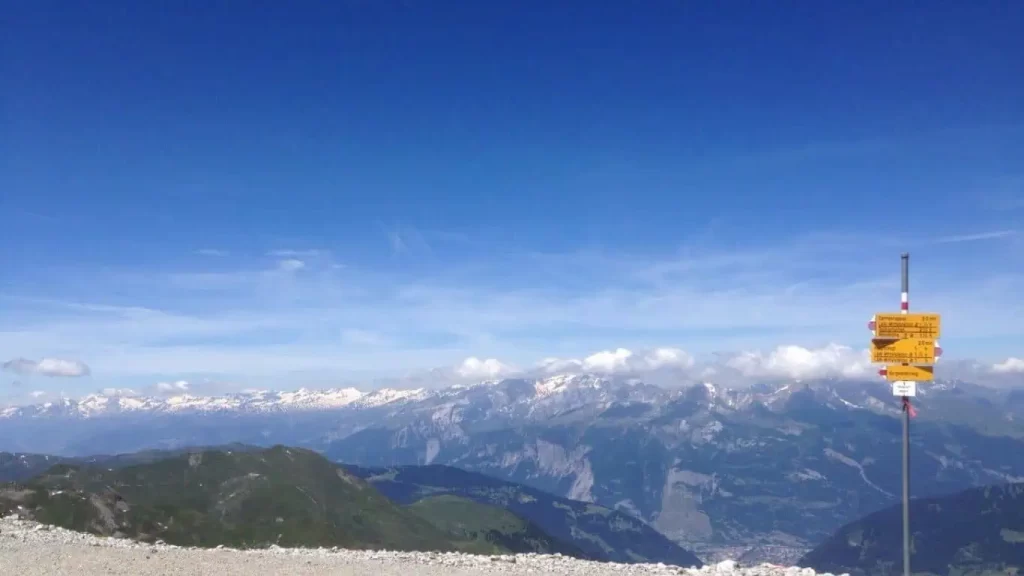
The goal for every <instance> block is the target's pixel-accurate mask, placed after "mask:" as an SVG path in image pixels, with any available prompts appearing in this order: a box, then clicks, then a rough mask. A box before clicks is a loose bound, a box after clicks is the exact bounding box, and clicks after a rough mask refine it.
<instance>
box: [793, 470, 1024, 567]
mask: <svg viewBox="0 0 1024 576" xmlns="http://www.w3.org/2000/svg"><path fill="white" fill-rule="evenodd" d="M902 514H903V512H902V508H901V506H891V507H889V508H886V509H884V510H881V511H879V512H876V513H874V514H871V515H869V516H867V517H865V518H862V519H860V520H857V521H856V522H851V523H850V524H847V525H846V526H843V527H842V528H841V529H840V530H839V531H838V532H836V534H835V535H834V536H832V537H831V538H829V539H828V540H826V541H825V542H823V543H822V544H820V545H819V546H817V547H816V548H815V549H814V550H812V551H811V552H810V553H808V554H807V555H806V556H805V557H804V558H803V559H802V560H800V565H801V566H807V567H812V568H814V569H815V570H817V571H819V572H820V571H823V570H828V571H832V572H836V573H842V572H846V573H849V574H851V575H852V576H869V575H870V576H890V575H891V576H897V575H899V574H902V573H903V515H902ZM910 519H911V524H910V526H911V539H912V540H911V542H912V545H911V556H910V566H911V569H912V570H913V572H914V573H915V574H919V573H926V574H942V575H949V576H981V575H988V574H1016V573H1017V572H1018V570H1020V569H1021V567H1022V566H1024V484H1020V483H1018V484H1003V485H998V486H986V487H983V488H972V489H970V490H965V491H963V492H958V493H956V494H951V495H947V496H941V497H937V498H922V499H918V500H913V501H911V505H910Z"/></svg>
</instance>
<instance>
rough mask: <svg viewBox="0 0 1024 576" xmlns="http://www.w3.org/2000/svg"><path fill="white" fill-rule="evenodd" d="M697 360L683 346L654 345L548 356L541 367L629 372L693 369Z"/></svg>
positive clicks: (551, 371)
mask: <svg viewBox="0 0 1024 576" xmlns="http://www.w3.org/2000/svg"><path fill="white" fill-rule="evenodd" d="M694 363H695V360H694V358H693V356H692V355H690V354H689V353H688V352H686V351H685V350H681V349H679V348H653V349H651V350H647V351H645V352H640V353H637V352H633V351H632V350H629V349H627V348H615V349H613V350H602V351H600V352H595V353H593V354H591V355H589V356H587V357H585V358H583V359H582V360H577V359H561V358H545V359H544V360H542V361H541V362H540V364H539V367H540V369H541V370H542V371H544V372H548V373H555V372H571V371H583V372H595V373H601V374H626V373H642V372H648V371H652V370H661V369H689V368H692V367H693V365H694Z"/></svg>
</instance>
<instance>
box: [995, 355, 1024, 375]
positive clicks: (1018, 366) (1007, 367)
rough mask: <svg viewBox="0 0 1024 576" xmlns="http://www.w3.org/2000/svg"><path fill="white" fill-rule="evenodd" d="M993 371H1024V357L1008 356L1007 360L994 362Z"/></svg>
mask: <svg viewBox="0 0 1024 576" xmlns="http://www.w3.org/2000/svg"><path fill="white" fill-rule="evenodd" d="M992 371H993V372H995V373H997V374H1017V373H1024V359H1020V358H1007V359H1006V361H1005V362H1000V363H998V364H994V365H993V366H992Z"/></svg>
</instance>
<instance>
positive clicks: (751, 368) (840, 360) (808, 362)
mask: <svg viewBox="0 0 1024 576" xmlns="http://www.w3.org/2000/svg"><path fill="white" fill-rule="evenodd" d="M725 365H726V366H727V367H729V368H732V369H734V370H737V371H739V372H740V374H742V375H743V376H746V377H752V378H759V377H769V378H780V377H781V378H794V379H803V378H824V377H830V376H831V377H845V378H859V377H864V376H867V375H869V374H871V373H872V372H877V368H872V364H871V357H870V354H869V353H868V352H867V350H860V351H858V350H854V349H853V348H850V347H848V346H841V345H838V344H829V345H828V346H825V347H823V348H818V349H808V348H804V347H802V346H779V347H778V348H776V349H774V350H772V351H771V352H769V353H768V354H764V353H762V352H760V351H754V352H743V353H740V354H736V355H734V356H732V357H731V358H729V359H727V360H726V361H725Z"/></svg>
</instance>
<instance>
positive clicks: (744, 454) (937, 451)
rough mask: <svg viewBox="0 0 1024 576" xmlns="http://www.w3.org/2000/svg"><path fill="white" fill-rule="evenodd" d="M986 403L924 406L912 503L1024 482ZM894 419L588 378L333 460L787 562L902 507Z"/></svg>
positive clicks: (456, 415)
mask: <svg viewBox="0 0 1024 576" xmlns="http://www.w3.org/2000/svg"><path fill="white" fill-rule="evenodd" d="M528 385H532V386H534V389H533V390H532V394H531V393H530V392H531V390H530V389H529V388H527V386H528ZM990 394H992V393H991V392H989V391H988V390H983V389H979V388H976V387H971V386H968V385H966V384H962V383H961V384H950V385H947V386H937V387H935V388H934V389H932V390H929V391H928V393H926V394H925V395H924V396H922V397H921V402H919V406H918V409H919V413H920V417H919V418H917V419H915V422H914V426H913V444H914V450H915V452H916V454H918V456H917V457H915V458H914V459H913V460H912V466H913V471H912V472H913V475H914V479H915V480H914V482H915V485H914V490H915V494H917V495H922V496H927V495H933V494H943V493H948V492H951V491H955V490H960V489H963V488H966V487H970V486H976V485H982V484H988V483H993V482H1006V481H1013V480H1015V479H1017V478H1024V451H1022V448H1024V443H1022V442H1021V441H1020V440H1018V439H1017V438H1015V436H1016V435H1018V434H1019V432H1020V431H1019V430H1018V429H1017V428H1016V423H1017V422H1019V421H1020V417H1021V414H1020V413H1019V412H1014V411H1013V410H1011V409H1009V408H1007V407H1006V406H1005V405H1003V404H1002V403H999V402H997V401H996V400H995V399H994V397H990ZM588 395H589V398H592V399H593V401H590V402H584V401H580V400H579V398H581V397H588ZM567 397H569V398H572V400H571V401H566V398H567ZM523 398H526V399H527V400H526V401H523V400H521V399H523ZM898 415H899V405H898V403H897V402H894V399H893V398H892V397H891V395H890V392H889V390H887V389H886V388H885V387H884V385H881V386H879V385H877V384H875V383H860V384H855V383H837V382H817V383H812V384H790V385H788V386H779V387H764V388H759V389H754V390H744V391H737V390H722V389H719V388H716V387H714V386H712V385H704V386H696V387H691V388H688V389H685V390H680V391H672V392H664V391H660V390H657V389H653V388H651V387H648V386H644V385H642V384H637V383H629V382H625V383H615V382H609V381H604V380H599V379H591V378H575V379H565V380H562V381H554V382H543V383H536V384H533V383H528V382H520V381H508V382H502V383H497V384H494V385H491V386H489V387H480V388H478V389H474V390H472V391H469V392H467V393H465V394H463V395H459V396H455V397H450V398H438V399H436V400H435V401H434V402H432V403H427V402H423V401H421V402H418V403H415V404H410V405H406V406H404V407H402V408H400V409H399V408H398V407H396V408H395V409H394V410H392V411H391V412H390V413H389V414H388V415H387V417H384V418H382V419H381V420H380V422H379V423H378V424H377V425H376V426H372V427H361V429H358V430H354V429H350V430H346V431H345V432H346V433H343V434H339V435H341V436H343V437H342V438H339V439H337V440H333V441H331V442H329V443H328V444H327V445H326V446H325V447H324V448H323V450H324V451H325V453H326V454H327V455H328V456H329V457H330V458H332V459H335V460H338V461H344V462H353V463H362V464H367V465H375V466H385V465H396V464H422V463H431V462H432V463H442V464H447V465H451V466H457V467H460V468H463V469H466V470H473V471H479V472H483V473H486V474H489V475H492V476H496V477H500V478H505V479H508V480H511V481H515V482H520V483H523V484H527V485H529V486H533V487H536V488H539V489H542V490H546V491H549V492H552V493H554V494H559V495H564V496H567V497H569V498H573V499H577V500H583V501H590V502H595V503H597V504H600V505H603V506H607V507H610V508H615V509H618V510H622V511H625V512H628V513H630V514H632V515H634V516H636V517H638V518H641V519H643V520H645V521H647V522H649V523H651V525H652V526H654V527H656V528H657V529H658V530H659V531H661V532H662V533H664V534H665V535H667V536H669V537H670V538H672V539H673V540H675V541H676V542H679V543H681V544H683V545H684V546H685V547H688V548H691V549H693V550H694V551H695V552H697V553H698V555H701V556H702V558H704V559H705V560H706V561H711V560H715V559H716V558H720V557H732V558H736V557H742V558H743V559H744V560H746V561H755V560H761V559H773V560H776V561H780V562H784V561H787V560H788V561H793V560H796V559H797V558H798V557H799V556H800V555H801V554H802V553H803V552H804V551H806V549H807V548H809V547H810V546H812V545H813V544H814V543H817V542H819V541H821V540H822V539H824V538H826V537H828V536H829V535H830V534H831V533H832V532H833V531H834V530H835V529H836V528H838V527H839V526H841V525H843V524H844V523H846V522H848V521H850V520H851V519H855V518H858V517H860V516H862V515H864V514H867V513H870V512H873V511H875V510H878V509H880V508H882V507H884V506H886V505H888V504H891V503H893V502H896V501H897V496H898V494H899V489H900V488H899V486H900V464H899V463H900V460H899V458H900V432H901V427H900V422H899V420H898V419H897V418H896V416H898ZM981 420H984V421H985V427H981V426H979V425H978V422H979V421H981ZM994 432H998V433H1001V434H1004V435H1002V436H993V435H991V434H993V433H994Z"/></svg>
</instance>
